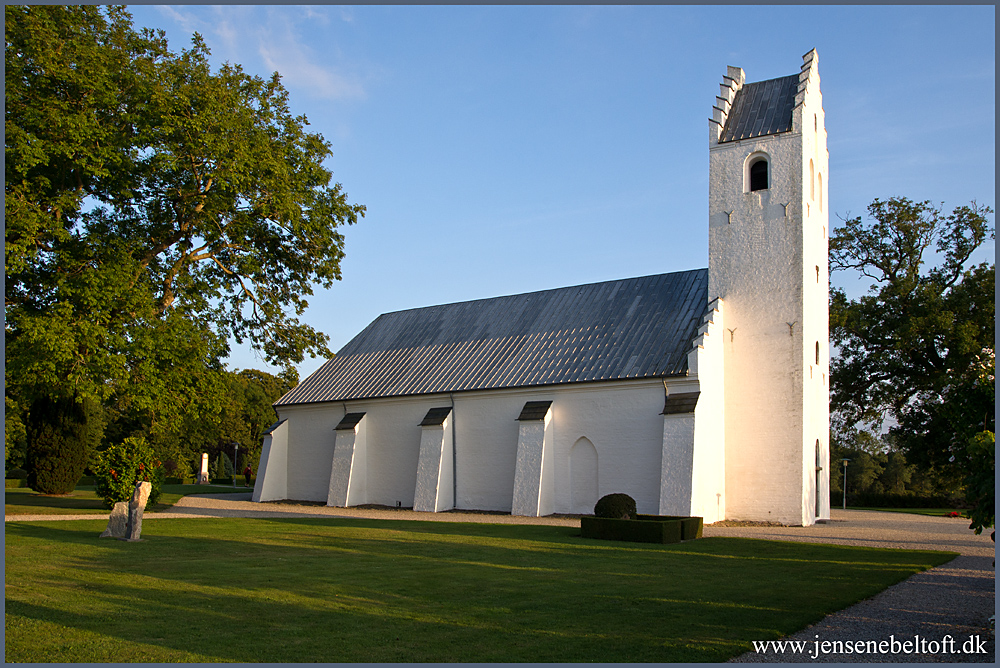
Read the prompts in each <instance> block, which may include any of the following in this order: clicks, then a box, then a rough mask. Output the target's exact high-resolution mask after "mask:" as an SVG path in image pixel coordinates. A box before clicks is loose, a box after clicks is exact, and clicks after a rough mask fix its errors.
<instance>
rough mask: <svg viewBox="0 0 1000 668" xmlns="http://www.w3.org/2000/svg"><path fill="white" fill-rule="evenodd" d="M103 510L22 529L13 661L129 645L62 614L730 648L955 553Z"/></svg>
mask: <svg viewBox="0 0 1000 668" xmlns="http://www.w3.org/2000/svg"><path fill="white" fill-rule="evenodd" d="M101 525H102V523H101V522H93V521H77V522H61V523H58V524H56V523H37V524H33V523H28V524H19V525H8V527H7V539H8V541H7V556H8V560H7V576H8V577H7V582H8V591H7V594H8V597H7V615H8V619H9V620H10V619H20V620H23V621H25V623H27V624H28V625H29V627H30V626H31V625H34V627H32V630H28V631H23V632H22V631H20V630H19V629H20V627H19V626H18V625H17V624H13V625H10V624H9V628H8V653H7V659H8V660H15V661H33V660H45V661H94V660H98V661H101V660H113V659H110V658H108V659H106V658H101V656H103V655H100V654H99V653H95V652H97V651H96V650H95V651H92V652H91V653H90V654H85V655H74V654H72V651H73V650H72V647H74V646H75V645H74V642H77V645H78V644H79V642H78V641H79V638H76V640H74V638H73V637H63V636H62V635H60V634H56V635H55V636H53V637H51V638H50V637H48V636H47V635H46V634H45V633H42V632H40V631H39V629H40V628H41V627H42V626H45V625H49V626H46V628H63V629H65V632H64V633H65V634H68V635H69V636H73V635H74V634H83V635H87V634H98V635H99V636H101V637H105V638H110V639H111V641H110V644H109V645H108V646H109V647H110V648H111V650H113V651H112V655H113V656H118V657H130V658H128V659H122V660H129V661H143V660H145V661H172V660H174V661H176V660H199V661H205V660H215V659H222V660H232V661H246V662H260V661H268V662H289V661H324V662H330V661H368V662H385V661H559V662H566V661H609V662H621V661H644V662H648V661H724V660H725V659H727V658H729V657H731V656H735V655H738V654H740V653H742V652H743V651H744V650H746V649H747V648H748V644H749V641H750V640H754V639H761V640H763V639H769V638H776V637H780V636H781V635H786V634H788V633H790V632H793V631H796V630H798V629H800V628H802V627H804V626H805V625H807V624H809V623H812V622H815V621H817V620H818V619H820V618H822V616H823V615H825V614H827V613H828V612H832V611H834V610H837V609H841V608H843V607H845V606H846V605H849V604H850V603H853V602H854V601H855V600H858V599H859V598H865V597H867V596H870V595H872V594H874V593H876V592H877V591H879V590H880V589H882V588H883V587H885V586H887V585H888V584H893V583H894V582H898V581H899V580H901V579H904V578H905V577H907V576H909V575H910V574H912V573H914V572H917V571H919V570H922V569H924V568H927V567H929V566H932V565H936V564H938V563H942V562H943V561H946V560H948V559H950V558H951V557H950V556H949V555H942V554H941V553H913V552H901V551H888V550H864V549H858V548H843V547H831V546H826V545H816V544H804V543H772V542H768V541H756V540H746V539H736V538H716V539H703V540H701V541H696V542H692V543H685V544H681V545H673V546H658V545H643V544H611V545H609V544H607V543H606V542H604V541H585V540H583V539H580V538H576V537H575V535H574V533H575V532H576V533H578V531H579V529H575V528H572V527H548V526H516V525H477V524H450V523H439V522H407V521H392V520H388V521H387V520H331V519H312V518H309V519H306V518H303V519H299V518H287V519H286V518H282V519H268V520H232V519H228V520H181V519H177V520H173V519H172V520H161V521H156V522H150V523H149V524H148V525H146V524H144V526H143V529H144V531H143V535H144V537H145V539H144V541H143V542H141V543H123V542H119V541H109V540H100V539H98V538H97V537H96V535H97V533H99V531H100V529H101V528H103V527H102V526H101ZM41 548H44V549H41ZM51 625H55V626H54V627H52V626H51ZM12 632H13V633H12ZM60 633H63V632H60ZM136 644H138V645H136ZM136 647H139V649H136ZM60 648H64V649H60ZM65 648H69V649H65ZM143 648H145V649H143ZM12 649H13V650H15V651H14V653H13V654H12ZM102 651H103V650H102ZM46 652H49V654H46ZM60 652H70V653H69V654H66V653H62V654H60ZM189 653H190V654H189ZM192 654H193V655H194V656H193V657H192V656H191V655H192ZM45 657H51V658H45Z"/></svg>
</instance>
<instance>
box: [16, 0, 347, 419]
mask: <svg viewBox="0 0 1000 668" xmlns="http://www.w3.org/2000/svg"><path fill="white" fill-rule="evenodd" d="M5 39H6V41H5V65H6V72H5V75H6V80H5V81H6V91H5V94H6V100H5V102H6V107H5V121H6V143H5V170H6V171H5V175H6V186H5V195H6V201H5V216H6V233H5V249H4V263H5V270H6V289H5V295H4V297H5V307H6V337H7V357H6V380H7V387H8V388H9V391H8V395H7V396H8V398H9V399H11V400H12V401H13V402H14V403H15V404H16V406H15V409H16V410H15V411H14V412H15V414H17V415H23V417H24V420H25V424H29V423H30V422H31V421H32V419H33V418H32V416H31V413H30V410H27V409H28V408H29V407H30V406H31V405H32V404H33V402H35V401H36V400H37V399H38V398H39V397H42V396H44V397H49V398H51V399H52V400H53V402H55V403H54V404H53V405H55V406H63V407H66V406H67V404H66V403H65V402H62V401H56V400H57V399H59V400H62V399H67V398H71V399H73V401H76V402H78V403H80V402H83V401H86V400H87V399H88V398H93V399H96V400H98V401H100V402H102V403H103V404H104V405H105V406H106V407H108V409H109V410H111V411H112V412H117V413H118V414H125V413H130V412H131V413H133V414H134V413H135V412H138V413H141V414H145V415H146V416H147V420H146V422H147V423H149V424H150V425H157V424H158V425H160V428H161V430H162V431H168V430H169V429H170V428H171V427H172V426H175V425H176V424H177V423H178V420H179V419H180V416H182V415H190V414H192V412H193V413H194V414H195V415H197V414H201V413H205V414H208V413H212V412H215V413H217V412H218V406H217V405H215V406H213V405H212V404H213V402H217V399H218V398H219V397H221V396H222V395H223V394H224V393H225V386H226V381H225V378H224V376H223V375H222V372H223V370H224V369H223V367H222V365H221V362H220V360H221V359H222V358H224V357H225V355H226V354H227V353H228V347H227V341H228V340H229V339H230V338H232V339H234V340H236V341H237V342H244V341H247V342H249V344H250V345H251V346H252V347H253V348H255V349H258V350H260V351H261V352H262V353H263V355H264V356H265V358H266V359H267V360H268V361H270V362H271V363H273V364H276V365H278V366H282V367H285V368H289V367H290V365H292V364H294V363H297V362H299V361H301V360H302V359H303V357H304V355H306V354H310V355H316V354H320V355H328V354H329V353H330V351H329V350H328V348H327V345H326V342H327V338H326V336H325V335H323V334H322V333H320V332H317V331H316V330H315V329H313V328H312V327H310V326H309V325H308V324H306V323H303V322H301V321H300V319H299V317H300V316H301V314H302V313H303V310H304V309H305V307H306V306H307V297H308V296H309V295H310V294H312V290H313V288H314V286H316V285H319V286H322V287H328V286H329V285H330V284H331V283H332V281H334V280H336V279H339V278H340V262H341V259H342V257H343V247H344V238H343V236H342V234H341V232H340V228H342V227H343V226H344V225H349V224H353V223H355V222H357V220H358V219H359V217H361V216H363V215H364V207H363V206H360V205H355V204H351V203H349V202H348V200H347V196H346V194H345V193H344V192H343V191H342V189H341V187H340V185H339V184H333V183H331V172H330V171H329V170H328V169H327V168H326V167H324V165H323V163H324V160H326V159H327V158H328V157H329V156H330V155H331V151H330V145H329V144H328V143H327V142H326V141H325V140H324V139H323V137H322V136H321V135H319V134H315V133H310V132H308V131H307V125H308V124H307V121H306V119H305V118H304V117H302V116H295V115H293V114H292V113H291V111H290V109H289V104H288V94H287V92H286V91H285V89H284V88H283V87H282V85H281V82H280V80H279V77H278V75H277V74H275V75H274V76H273V77H271V78H270V79H262V78H260V77H255V76H250V75H247V74H246V73H244V72H243V71H242V69H241V68H240V67H239V66H238V65H229V64H226V65H223V66H221V67H220V68H218V69H215V70H213V68H212V67H211V66H210V64H209V61H208V56H209V51H208V49H207V47H206V46H205V44H204V42H203V41H202V40H201V38H200V37H199V36H198V35H195V36H194V38H193V40H192V45H191V48H190V49H187V50H183V51H181V52H180V53H174V52H171V51H170V50H169V48H168V45H167V41H166V39H165V37H164V35H163V33H162V32H153V31H150V30H142V31H136V30H135V29H134V28H133V26H132V22H131V17H130V15H129V14H128V13H127V12H126V11H125V10H124V8H121V7H111V8H99V7H93V6H34V7H25V6H7V7H5ZM67 411H69V408H67ZM153 436H154V437H155V434H153Z"/></svg>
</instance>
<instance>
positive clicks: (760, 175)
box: [750, 157, 769, 192]
mask: <svg viewBox="0 0 1000 668" xmlns="http://www.w3.org/2000/svg"><path fill="white" fill-rule="evenodd" d="M768 185H769V184H768V178H767V158H763V157H759V158H756V159H754V160H753V162H751V163H750V192H754V191H756V190H767V188H768Z"/></svg>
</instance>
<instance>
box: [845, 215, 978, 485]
mask: <svg viewBox="0 0 1000 668" xmlns="http://www.w3.org/2000/svg"><path fill="white" fill-rule="evenodd" d="M992 213H993V211H992V210H991V209H990V208H989V207H986V206H980V205H978V204H976V203H975V202H972V203H971V204H970V205H968V206H959V207H957V208H955V209H954V210H953V211H952V212H951V213H950V214H945V213H944V212H943V211H942V210H941V209H940V208H939V207H936V206H934V205H933V204H931V203H930V202H926V201H925V202H913V201H911V200H909V199H906V198H890V199H888V200H885V201H882V200H875V201H874V202H873V203H872V204H871V205H870V206H869V207H868V214H869V216H868V219H867V220H862V218H860V217H857V218H852V219H849V220H846V221H845V222H844V225H843V226H842V227H840V228H839V229H837V230H836V231H835V233H834V234H833V235H832V236H831V239H830V265H831V268H832V269H833V270H835V271H836V270H855V271H857V272H859V273H860V274H862V275H863V276H865V277H867V278H868V279H870V280H871V281H872V287H871V289H870V290H869V293H868V294H867V295H864V296H862V297H860V298H858V299H856V300H850V299H848V298H847V295H846V294H845V293H844V291H842V290H838V289H834V290H832V291H831V303H830V327H831V339H832V341H833V344H834V345H835V347H836V349H837V356H836V357H835V359H834V360H833V362H832V364H831V380H832V383H831V388H832V395H831V410H832V411H835V412H836V413H837V417H838V424H839V426H840V429H841V430H842V431H847V432H850V431H852V430H857V429H868V430H870V431H874V432H876V433H877V432H878V431H879V429H880V428H881V427H882V425H883V422H884V421H885V420H886V419H887V418H888V419H889V423H893V422H894V423H895V425H894V426H892V428H891V430H890V433H891V435H892V438H893V439H894V442H895V444H896V445H897V446H898V447H899V448H901V449H902V450H904V451H905V452H906V455H907V459H908V460H909V461H910V462H912V463H915V464H919V465H920V466H922V467H926V468H928V469H931V470H934V471H937V472H938V473H941V474H944V475H946V476H950V478H951V479H952V480H954V481H959V482H960V481H961V479H962V477H963V475H964V474H965V472H967V471H969V470H970V467H972V465H973V464H972V461H971V459H970V456H969V454H968V452H967V445H968V443H969V439H970V438H971V437H972V436H973V435H974V434H976V433H978V432H982V431H984V430H988V431H993V430H994V426H993V423H994V420H993V390H992V384H989V386H988V387H987V385H986V384H983V383H981V382H979V381H977V378H979V375H980V372H981V369H982V367H983V365H984V364H987V363H988V362H987V361H986V360H987V358H988V359H989V360H992V355H993V351H992V347H993V341H994V319H995V305H994V276H995V268H994V266H993V265H992V264H989V263H983V264H979V265H974V266H970V262H969V260H970V257H971V256H972V253H973V251H975V250H976V249H977V248H979V247H980V246H981V245H982V244H983V243H985V242H986V240H987V239H992V238H993V228H992V225H991V224H990V222H989V220H988V215H989V214H992ZM935 261H936V262H935ZM932 263H933V264H932ZM989 363H990V364H991V362H989Z"/></svg>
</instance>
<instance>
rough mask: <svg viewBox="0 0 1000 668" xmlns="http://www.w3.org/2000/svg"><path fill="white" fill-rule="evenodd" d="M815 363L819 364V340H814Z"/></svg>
mask: <svg viewBox="0 0 1000 668" xmlns="http://www.w3.org/2000/svg"><path fill="white" fill-rule="evenodd" d="M816 364H817V366H818V365H819V341H817V342H816Z"/></svg>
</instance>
